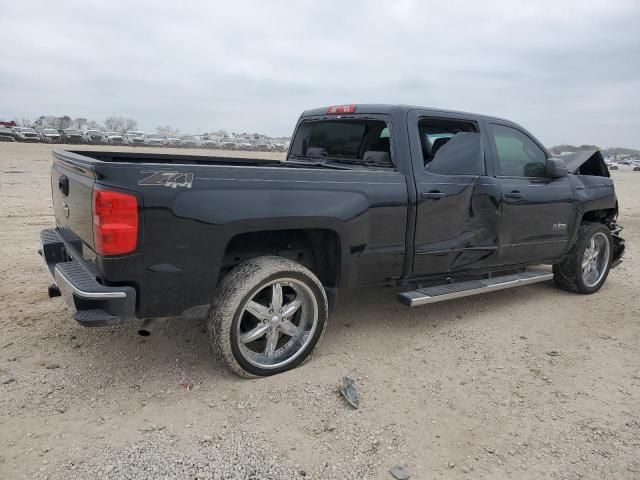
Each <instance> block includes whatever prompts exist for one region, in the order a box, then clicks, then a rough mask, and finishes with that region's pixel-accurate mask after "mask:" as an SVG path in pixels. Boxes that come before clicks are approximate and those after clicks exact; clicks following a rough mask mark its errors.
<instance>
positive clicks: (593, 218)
mask: <svg viewBox="0 0 640 480" xmlns="http://www.w3.org/2000/svg"><path fill="white" fill-rule="evenodd" d="M617 213H618V209H617V208H603V209H601V210H591V211H590V212H585V213H584V215H583V216H582V221H583V222H598V223H602V224H604V225H609V224H610V223H611V222H612V221H613V220H615V218H616V214H617Z"/></svg>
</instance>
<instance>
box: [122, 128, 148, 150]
mask: <svg viewBox="0 0 640 480" xmlns="http://www.w3.org/2000/svg"><path fill="white" fill-rule="evenodd" d="M125 138H126V139H127V142H128V143H129V145H131V146H132V147H136V146H140V145H144V132H140V131H137V130H132V131H130V132H127V134H126V135H125Z"/></svg>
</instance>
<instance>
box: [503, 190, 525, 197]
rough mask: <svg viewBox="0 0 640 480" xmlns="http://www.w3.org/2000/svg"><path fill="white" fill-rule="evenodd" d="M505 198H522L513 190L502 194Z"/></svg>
mask: <svg viewBox="0 0 640 480" xmlns="http://www.w3.org/2000/svg"><path fill="white" fill-rule="evenodd" d="M504 196H505V198H522V194H521V193H520V192H519V191H518V190H514V191H512V192H509V193H505V194H504Z"/></svg>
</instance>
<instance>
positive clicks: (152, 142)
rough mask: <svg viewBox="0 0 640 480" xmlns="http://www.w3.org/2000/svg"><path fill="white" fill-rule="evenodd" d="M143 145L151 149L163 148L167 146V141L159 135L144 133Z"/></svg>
mask: <svg viewBox="0 0 640 480" xmlns="http://www.w3.org/2000/svg"><path fill="white" fill-rule="evenodd" d="M144 144H145V145H149V146H151V147H164V146H165V145H166V144H167V141H166V139H165V138H164V137H163V136H162V135H160V134H159V133H145V134H144Z"/></svg>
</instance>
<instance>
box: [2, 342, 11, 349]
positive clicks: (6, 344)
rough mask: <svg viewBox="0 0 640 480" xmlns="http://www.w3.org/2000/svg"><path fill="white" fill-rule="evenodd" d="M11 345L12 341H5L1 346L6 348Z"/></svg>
mask: <svg viewBox="0 0 640 480" xmlns="http://www.w3.org/2000/svg"><path fill="white" fill-rule="evenodd" d="M11 345H13V342H9V343H5V344H4V345H3V346H2V348H7V347H10V346H11Z"/></svg>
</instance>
